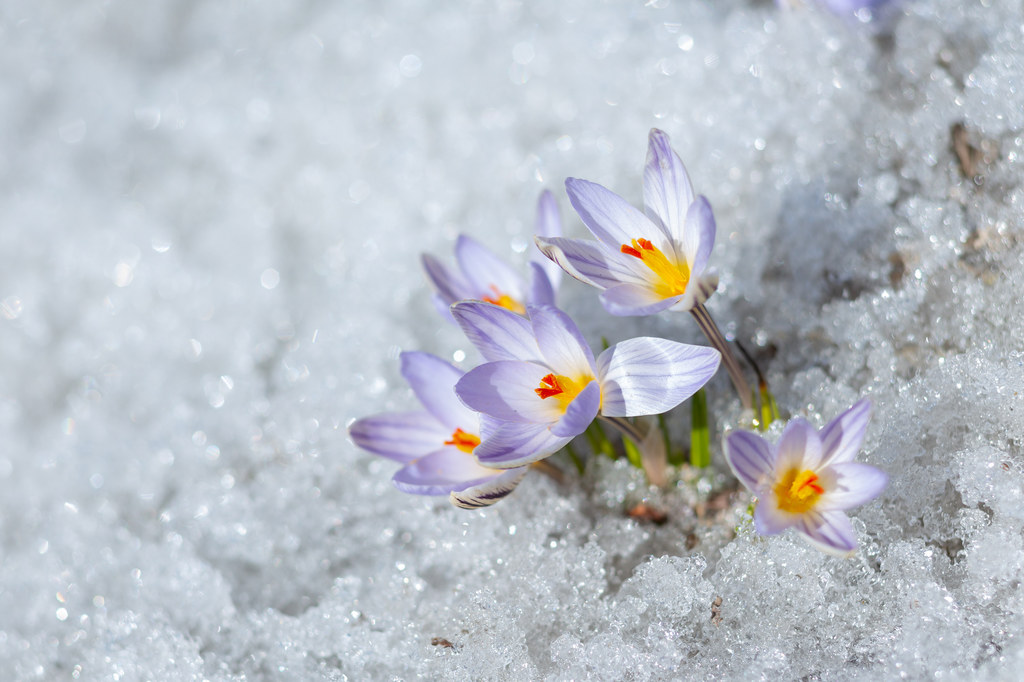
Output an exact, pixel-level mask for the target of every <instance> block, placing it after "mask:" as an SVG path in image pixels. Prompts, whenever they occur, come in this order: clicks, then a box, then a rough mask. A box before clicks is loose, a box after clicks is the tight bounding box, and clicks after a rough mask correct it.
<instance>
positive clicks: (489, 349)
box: [452, 301, 541, 362]
mask: <svg viewBox="0 0 1024 682" xmlns="http://www.w3.org/2000/svg"><path fill="white" fill-rule="evenodd" d="M452 316H454V317H455V321H456V322H458V323H459V326H460V327H462V331H463V333H465V335H466V337H467V338H468V339H469V341H470V343H472V344H473V345H474V346H476V348H477V350H479V351H480V354H481V355H483V356H484V359H485V360H487V361H489V362H494V361H496V360H526V361H540V360H541V354H540V349H539V348H537V342H536V341H535V340H534V338H533V328H532V327H531V326H530V321H529V320H527V319H526V318H525V317H523V316H522V315H516V314H515V313H514V312H512V311H511V310H507V309H505V308H502V307H501V306H496V305H492V304H490V303H483V302H482V301H460V302H459V303H456V304H455V305H453V306H452Z"/></svg>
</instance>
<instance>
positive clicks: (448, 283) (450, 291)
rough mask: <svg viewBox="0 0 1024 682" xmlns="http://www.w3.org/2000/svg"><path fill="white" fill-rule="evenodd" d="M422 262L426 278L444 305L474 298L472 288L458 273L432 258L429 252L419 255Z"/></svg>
mask: <svg viewBox="0 0 1024 682" xmlns="http://www.w3.org/2000/svg"><path fill="white" fill-rule="evenodd" d="M420 261H421V262H422V263H423V270H424V272H426V274H427V279H428V280H430V283H431V284H432V285H433V286H434V291H436V292H437V295H438V296H440V297H441V300H442V301H444V302H445V307H447V306H450V305H451V304H452V303H455V302H456V301H461V300H462V299H464V298H474V297H475V294H474V293H473V288H472V287H471V286H470V285H469V283H468V282H466V280H465V279H464V278H463V277H462V275H459V274H458V273H456V272H454V271H453V270H451V269H450V268H449V267H448V266H446V265H445V264H444V263H442V262H441V261H439V260H438V259H437V258H434V257H433V256H431V255H430V254H429V253H425V254H423V255H422V256H421V257H420Z"/></svg>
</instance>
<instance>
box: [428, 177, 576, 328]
mask: <svg viewBox="0 0 1024 682" xmlns="http://www.w3.org/2000/svg"><path fill="white" fill-rule="evenodd" d="M535 230H536V233H537V234H541V235H545V236H552V237H554V236H558V235H560V234H561V233H562V223H561V218H560V217H559V214H558V205H557V203H556V202H555V197H554V196H553V195H552V194H551V192H549V191H547V190H545V191H544V192H542V193H541V195H540V199H539V200H538V202H537V218H536V224H535ZM455 261H456V263H457V264H458V269H457V270H453V269H451V268H449V267H447V266H446V265H444V264H443V263H441V261H439V260H438V259H437V258H435V257H434V256H431V255H430V254H423V269H424V270H425V271H426V273H427V279H429V280H430V283H431V284H432V285H433V287H434V292H435V293H434V305H435V306H436V307H437V309H438V311H439V312H440V313H441V314H442V316H444V317H447V318H449V319H450V318H451V313H449V311H448V308H449V306H451V305H452V304H453V303H455V302H456V301H462V300H467V299H468V300H476V301H487V302H488V303H493V304H495V305H500V306H502V307H503V308H508V309H509V310H511V311H512V312H515V313H519V314H524V313H525V312H526V306H527V304H528V303H537V304H544V305H554V303H555V289H556V288H557V286H558V280H559V278H560V277H561V270H559V268H557V267H555V266H553V265H552V263H551V262H550V261H549V260H548V259H546V258H544V257H542V256H541V255H540V253H539V252H538V253H537V254H536V255H535V257H534V258H532V259H531V262H530V282H529V285H527V282H526V280H525V279H524V278H523V276H522V275H520V274H519V273H518V272H517V271H516V270H515V269H514V268H512V267H511V266H509V265H508V264H507V263H505V261H503V260H502V259H501V258H499V257H498V256H496V255H495V254H494V252H493V251H491V250H490V249H488V248H487V247H486V246H484V245H483V244H481V243H480V242H478V241H476V240H475V239H473V238H472V237H468V236H466V235H464V234H463V235H459V237H458V239H457V240H456V241H455Z"/></svg>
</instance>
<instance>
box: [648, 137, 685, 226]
mask: <svg viewBox="0 0 1024 682" xmlns="http://www.w3.org/2000/svg"><path fill="white" fill-rule="evenodd" d="M691 203H693V185H692V184H690V176H689V175H688V174H687V172H686V168H685V167H683V162H682V161H681V160H680V159H679V156H678V155H677V154H676V153H675V151H673V149H672V147H671V146H670V145H669V139H668V135H666V134H665V133H663V132H662V131H660V130H657V129H652V130H651V134H650V135H649V136H648V143H647V163H646V165H645V166H644V209H645V212H646V213H647V216H648V217H649V218H650V219H651V220H653V221H654V222H655V223H658V224H660V225H661V226H662V227H663V229H664V230H665V234H666V235H667V236H668V237H669V238H670V239H673V240H681V239H682V237H683V224H684V220H685V218H686V211H687V209H688V208H689V206H690V204H691Z"/></svg>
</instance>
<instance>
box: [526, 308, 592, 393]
mask: <svg viewBox="0 0 1024 682" xmlns="http://www.w3.org/2000/svg"><path fill="white" fill-rule="evenodd" d="M527 312H528V314H529V317H530V324H531V325H533V333H534V336H535V337H536V339H537V346H538V347H539V348H540V352H541V353H542V354H543V356H544V360H545V361H546V363H547V365H548V367H550V368H551V369H552V370H553V371H554V372H555V373H556V374H562V375H565V376H567V377H569V378H570V379H573V380H574V381H575V380H578V379H581V378H587V379H590V378H593V377H594V375H595V374H596V369H597V368H596V365H595V361H594V353H593V351H591V350H590V346H589V345H588V344H587V341H586V339H584V338H583V334H581V333H580V330H579V328H578V327H577V326H576V323H575V322H573V321H572V320H571V319H570V318H569V316H568V315H566V314H565V313H563V312H562V311H561V310H559V309H558V308H555V307H554V306H531V307H530V308H529V309H528V311H527Z"/></svg>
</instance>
